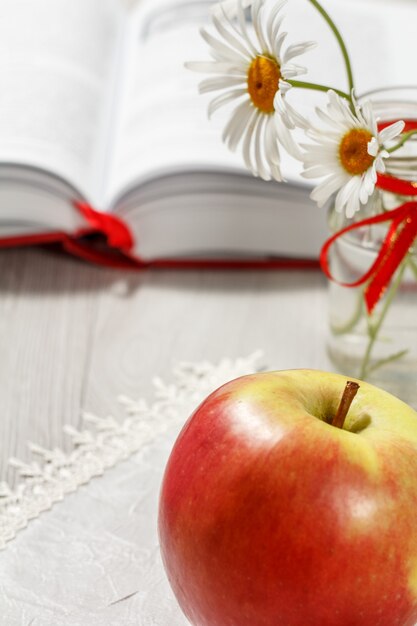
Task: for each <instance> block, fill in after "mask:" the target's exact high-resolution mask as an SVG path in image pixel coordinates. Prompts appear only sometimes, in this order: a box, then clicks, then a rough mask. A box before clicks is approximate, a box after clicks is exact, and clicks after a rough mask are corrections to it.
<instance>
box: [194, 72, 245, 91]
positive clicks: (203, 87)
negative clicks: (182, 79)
mask: <svg viewBox="0 0 417 626" xmlns="http://www.w3.org/2000/svg"><path fill="white" fill-rule="evenodd" d="M245 82H246V81H242V79H241V78H240V77H239V76H215V77H214V78H206V79H204V80H202V81H201V83H200V84H199V86H198V90H199V92H200V93H209V92H210V91H218V90H219V89H227V88H228V87H235V86H237V85H244V84H245Z"/></svg>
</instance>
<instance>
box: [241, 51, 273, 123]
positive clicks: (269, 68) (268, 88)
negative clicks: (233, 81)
mask: <svg viewBox="0 0 417 626" xmlns="http://www.w3.org/2000/svg"><path fill="white" fill-rule="evenodd" d="M280 78H281V71H280V66H279V65H278V63H277V61H276V60H275V59H274V58H272V57H270V56H267V55H264V56H258V57H255V58H254V59H253V61H252V63H251V64H250V66H249V70H248V92H249V95H250V98H251V100H252V103H253V104H254V106H255V107H256V108H257V109H259V110H260V111H262V113H273V112H274V97H275V94H276V93H277V91H278V84H279V79H280Z"/></svg>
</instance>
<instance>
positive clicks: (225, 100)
mask: <svg viewBox="0 0 417 626" xmlns="http://www.w3.org/2000/svg"><path fill="white" fill-rule="evenodd" d="M246 94H247V89H231V90H230V91H227V92H226V93H222V94H220V95H219V96H217V97H216V98H213V100H212V101H211V102H210V103H209V105H208V107H207V113H208V117H209V118H210V117H211V116H212V115H213V113H215V112H216V111H217V110H218V109H220V108H221V107H222V106H225V105H226V104H229V102H232V101H233V100H237V99H238V98H240V97H241V96H244V95H246Z"/></svg>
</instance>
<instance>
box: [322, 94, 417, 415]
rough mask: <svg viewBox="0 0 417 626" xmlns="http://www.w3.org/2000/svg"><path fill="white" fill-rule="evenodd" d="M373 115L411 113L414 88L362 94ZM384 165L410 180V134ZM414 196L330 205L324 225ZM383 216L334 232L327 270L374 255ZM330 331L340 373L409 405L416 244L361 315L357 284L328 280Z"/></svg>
mask: <svg viewBox="0 0 417 626" xmlns="http://www.w3.org/2000/svg"><path fill="white" fill-rule="evenodd" d="M367 97H369V98H370V99H371V100H372V102H373V103H374V108H375V111H376V115H377V117H378V118H379V119H380V120H381V121H395V120H398V119H403V120H409V121H410V120H417V88H408V89H387V90H381V91H378V92H373V93H372V94H368V96H367ZM386 165H387V173H389V174H391V175H393V176H395V177H396V178H401V179H403V180H408V181H411V182H416V185H417V136H416V137H415V138H414V137H413V138H411V139H410V140H409V141H408V142H407V143H406V145H405V146H404V147H403V148H401V149H400V150H398V151H397V152H395V154H393V155H392V156H391V157H390V158H389V159H388V160H387V162H386ZM409 200H417V197H416V196H414V197H409V196H400V195H396V194H395V195H394V194H391V193H388V192H385V191H377V192H376V194H375V195H374V197H373V198H372V199H371V201H370V202H369V203H368V205H367V206H366V207H364V209H363V210H361V211H360V212H359V213H357V214H356V216H355V217H354V218H353V220H347V219H346V218H345V217H344V216H343V215H340V214H338V213H336V212H335V211H334V209H330V211H329V226H330V230H331V232H337V231H339V230H341V229H342V228H344V227H345V226H347V225H348V224H350V223H352V221H356V222H357V221H361V220H363V219H365V218H367V217H371V216H373V215H377V214H379V213H381V212H386V211H388V210H390V209H394V208H397V207H398V206H400V205H402V204H403V203H404V202H407V201H409ZM389 225H390V224H389V223H388V224H382V225H371V226H367V227H363V228H360V229H355V230H354V231H352V232H350V233H348V234H346V235H345V236H343V237H342V238H340V239H338V240H337V241H336V243H335V244H334V245H333V247H332V249H331V253H330V268H331V272H332V275H333V276H334V277H335V278H337V279H338V280H339V281H341V282H348V283H351V282H354V281H355V280H357V279H359V278H360V277H361V276H363V275H364V274H365V272H366V271H367V270H368V269H369V268H370V267H371V265H372V263H373V262H374V261H375V259H376V256H377V254H378V252H379V250H380V248H381V245H382V242H383V240H384V237H385V235H386V233H387V229H388V228H389ZM329 292H330V293H329V317H330V336H329V340H328V352H329V355H330V358H331V359H332V362H333V364H334V365H335V366H336V368H337V369H338V370H339V371H340V372H342V373H343V374H345V375H347V376H352V377H357V378H361V379H364V380H367V381H369V382H371V383H373V384H375V385H378V386H380V387H383V388H384V389H386V390H387V391H390V392H391V393H393V394H394V395H397V396H398V397H400V398H401V399H402V400H404V401H405V402H407V403H409V404H411V405H412V406H414V407H415V408H417V245H416V244H414V247H413V248H412V249H411V250H410V252H409V253H408V255H407V256H406V258H405V259H404V261H403V263H402V264H401V266H400V267H399V269H398V270H397V272H396V274H395V275H394V277H393V278H392V280H391V282H390V285H389V287H388V288H387V290H386V291H385V293H384V295H383V297H382V298H381V299H380V300H379V302H378V304H377V305H376V307H375V309H374V311H373V312H372V314H371V315H368V313H367V311H366V307H365V302H364V286H361V287H342V286H340V285H338V284H337V283H336V282H332V281H330V283H329Z"/></svg>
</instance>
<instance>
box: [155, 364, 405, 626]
mask: <svg viewBox="0 0 417 626" xmlns="http://www.w3.org/2000/svg"><path fill="white" fill-rule="evenodd" d="M350 380H354V379H350ZM346 381H347V379H346V378H345V377H343V376H340V375H337V374H330V373H325V372H319V371H314V370H292V371H286V372H271V373H261V374H255V375H251V376H245V377H242V378H239V379H236V380H234V381H232V382H230V383H228V384H226V385H224V386H223V387H221V388H220V389H218V390H217V391H216V392H214V393H213V394H211V395H210V396H209V397H208V398H207V399H206V400H205V401H204V402H203V403H202V404H201V405H200V406H199V407H198V408H197V410H196V411H195V413H194V414H193V415H192V416H191V418H190V419H189V420H188V422H187V423H186V425H185V426H184V428H183V430H182V432H181V433H180V435H179V438H178V440H177V442H176V444H175V446H174V448H173V450H172V453H171V456H170V458H169V461H168V464H167V467H166V471H165V476H164V480H163V484H162V489H161V495H160V508H159V521H158V527H159V537H160V546H161V554H162V558H163V562H164V566H165V569H166V572H167V575H168V578H169V581H170V584H171V586H172V589H173V591H174V593H175V595H176V598H177V600H178V602H179V604H180V606H181V608H182V610H183V612H184V614H185V615H186V616H187V617H188V619H189V620H190V621H191V623H192V624H193V625H194V626H362V625H363V626H395V625H400V626H412V625H414V624H415V623H416V622H417V413H416V412H415V411H413V410H412V409H411V408H410V407H408V406H407V405H406V404H404V403H403V402H401V401H400V400H398V399H397V398H395V397H394V396H391V395H390V394H388V393H386V392H384V391H382V390H380V389H377V388H376V387H373V386H371V385H369V384H367V383H365V382H361V381H357V382H359V384H360V389H359V392H358V395H357V396H356V398H355V400H354V401H353V404H352V406H351V409H350V411H349V413H348V416H347V419H346V421H345V425H344V428H343V430H342V429H338V428H335V427H333V426H331V425H330V424H328V423H326V421H325V420H326V419H328V420H329V419H331V417H332V416H333V415H334V413H335V411H336V409H337V407H338V404H339V400H340V397H341V395H342V392H343V389H344V387H345V383H346ZM352 431H355V432H352Z"/></svg>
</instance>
